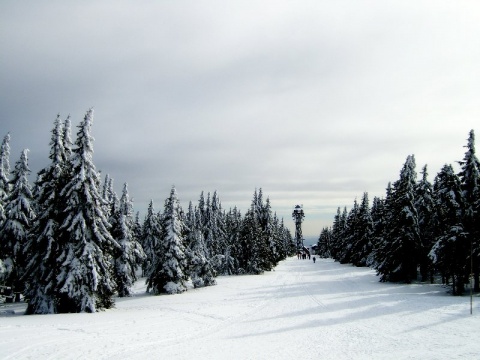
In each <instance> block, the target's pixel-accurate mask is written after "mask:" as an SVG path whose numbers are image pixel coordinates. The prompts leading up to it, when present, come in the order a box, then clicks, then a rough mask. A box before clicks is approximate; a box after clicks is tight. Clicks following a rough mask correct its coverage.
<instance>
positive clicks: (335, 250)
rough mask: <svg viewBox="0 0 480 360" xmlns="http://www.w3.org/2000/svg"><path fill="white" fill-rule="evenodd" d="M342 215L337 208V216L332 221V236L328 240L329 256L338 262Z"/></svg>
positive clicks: (341, 234) (341, 235)
mask: <svg viewBox="0 0 480 360" xmlns="http://www.w3.org/2000/svg"><path fill="white" fill-rule="evenodd" d="M341 218H342V213H341V211H340V207H338V208H337V214H336V215H335V217H334V219H333V225H332V234H331V240H330V256H331V257H332V259H335V260H338V258H339V255H340V242H341V239H342V237H343V230H344V229H343V224H342V223H341Z"/></svg>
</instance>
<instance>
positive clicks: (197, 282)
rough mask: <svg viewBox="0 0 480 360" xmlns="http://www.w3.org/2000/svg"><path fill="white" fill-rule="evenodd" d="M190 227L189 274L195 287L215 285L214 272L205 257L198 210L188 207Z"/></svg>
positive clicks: (205, 250) (205, 251) (205, 252)
mask: <svg viewBox="0 0 480 360" xmlns="http://www.w3.org/2000/svg"><path fill="white" fill-rule="evenodd" d="M189 210H190V211H191V213H190V212H189V217H190V219H189V220H190V228H189V235H188V238H189V239H188V242H189V249H188V250H189V252H190V259H189V262H190V276H191V278H192V283H193V286H194V287H195V288H198V287H203V286H211V285H216V284H217V281H216V280H215V276H216V272H215V270H214V268H213V266H212V264H211V262H210V260H209V259H208V258H207V249H206V247H205V242H204V239H203V234H202V225H201V223H200V212H199V211H198V210H196V211H195V210H193V209H189Z"/></svg>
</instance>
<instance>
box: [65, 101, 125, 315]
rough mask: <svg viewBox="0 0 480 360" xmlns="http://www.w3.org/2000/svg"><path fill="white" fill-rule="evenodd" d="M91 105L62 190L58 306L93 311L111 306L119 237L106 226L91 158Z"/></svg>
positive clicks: (98, 180)
mask: <svg viewBox="0 0 480 360" xmlns="http://www.w3.org/2000/svg"><path fill="white" fill-rule="evenodd" d="M92 121H93V110H92V109H90V110H89V111H88V112H87V113H86V115H85V117H84V119H83V121H82V122H81V124H80V125H79V126H78V132H77V139H76V142H75V148H74V149H72V158H71V166H72V169H71V176H70V179H69V181H68V183H67V184H66V185H65V187H64V188H63V190H62V191H61V193H60V196H61V198H62V201H63V204H64V207H63V209H62V210H63V213H64V216H65V220H64V221H63V223H62V224H61V226H60V236H59V246H60V256H59V258H58V261H59V264H60V269H59V275H58V276H57V280H58V290H57V291H58V312H60V313H65V312H95V311H97V310H99V309H104V308H110V307H112V306H113V299H112V296H113V292H114V289H115V283H114V281H113V279H112V255H111V254H112V252H113V249H114V248H118V247H119V245H118V243H117V242H116V241H115V240H114V239H113V238H112V236H111V234H110V232H109V227H110V225H109V223H108V221H107V218H106V217H105V214H104V210H103V209H104V201H103V199H102V197H101V195H100V189H99V188H100V178H99V174H98V172H97V171H96V169H95V165H94V164H93V159H92V155H93V147H92V141H93V138H92V137H91V135H90V132H91V126H92Z"/></svg>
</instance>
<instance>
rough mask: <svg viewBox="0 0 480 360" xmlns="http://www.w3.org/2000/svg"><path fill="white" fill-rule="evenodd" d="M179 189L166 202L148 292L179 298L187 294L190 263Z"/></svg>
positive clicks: (173, 190) (173, 191)
mask: <svg viewBox="0 0 480 360" xmlns="http://www.w3.org/2000/svg"><path fill="white" fill-rule="evenodd" d="M181 213H182V209H181V206H180V201H179V200H178V197H177V191H176V189H175V187H172V190H171V192H170V196H169V198H168V199H167V200H165V207H164V212H163V219H162V222H161V229H162V237H161V239H160V241H159V243H158V245H157V247H156V249H155V258H154V262H153V264H152V271H151V272H150V274H149V277H148V279H147V291H152V292H153V294H156V295H157V294H161V293H166V294H176V293H181V292H184V291H186V290H187V287H186V282H187V280H188V277H189V274H188V263H187V258H186V255H185V247H184V241H185V239H184V233H185V229H184V227H185V224H184V223H183V219H182V214H181Z"/></svg>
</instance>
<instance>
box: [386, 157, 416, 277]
mask: <svg viewBox="0 0 480 360" xmlns="http://www.w3.org/2000/svg"><path fill="white" fill-rule="evenodd" d="M415 184H416V172H415V157H414V156H413V155H410V156H408V157H407V160H406V162H405V164H404V166H403V168H402V170H401V172H400V179H399V180H397V181H396V182H395V183H394V184H393V190H392V194H391V200H390V201H391V204H390V205H389V212H390V218H389V220H390V223H389V224H388V228H387V234H386V238H385V241H384V244H383V247H382V249H381V251H382V253H381V254H379V255H380V256H381V258H382V261H380V262H379V263H378V267H377V272H378V274H379V275H381V279H380V281H403V282H405V283H410V282H411V281H412V280H415V279H416V277H417V266H418V264H419V257H420V249H421V244H420V234H419V227H418V215H417V210H416V208H415Z"/></svg>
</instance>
